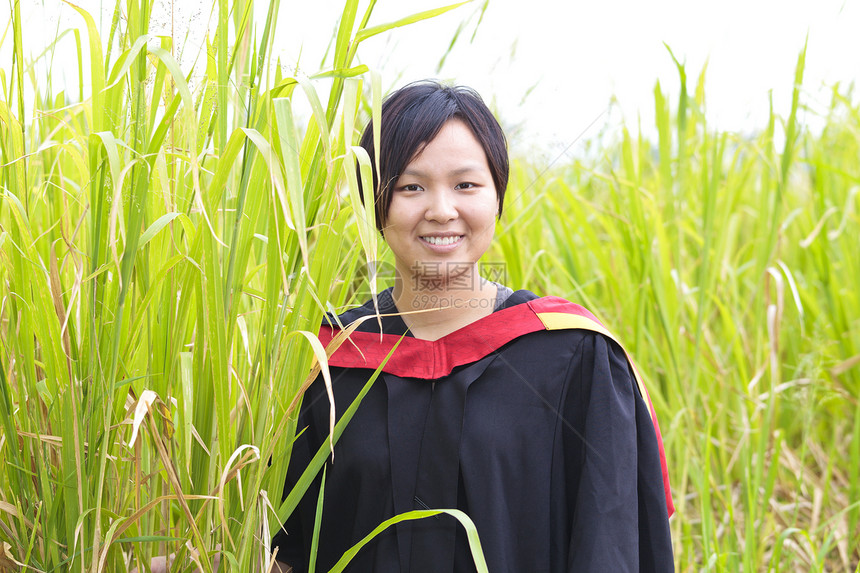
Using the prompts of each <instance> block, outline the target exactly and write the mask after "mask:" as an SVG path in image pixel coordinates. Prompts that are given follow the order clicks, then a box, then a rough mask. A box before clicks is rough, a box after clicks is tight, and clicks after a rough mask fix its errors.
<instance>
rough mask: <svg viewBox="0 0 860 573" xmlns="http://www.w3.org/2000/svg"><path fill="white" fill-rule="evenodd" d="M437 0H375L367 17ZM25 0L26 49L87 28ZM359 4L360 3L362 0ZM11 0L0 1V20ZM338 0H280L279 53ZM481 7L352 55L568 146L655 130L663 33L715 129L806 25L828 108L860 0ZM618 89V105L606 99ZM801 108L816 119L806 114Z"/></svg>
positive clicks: (663, 67) (68, 45) (315, 43)
mask: <svg viewBox="0 0 860 573" xmlns="http://www.w3.org/2000/svg"><path fill="white" fill-rule="evenodd" d="M158 2H160V7H159V8H158V9H157V12H160V14H158V16H160V17H157V18H156V19H158V20H159V23H163V24H164V28H163V29H161V30H159V29H157V28H156V29H153V33H169V25H170V24H169V23H170V18H169V13H170V5H171V4H170V0H158ZM446 3H447V2H446V1H445V0H441V1H439V0H435V1H431V0H408V1H405V0H399V1H395V0H380V1H379V3H378V4H377V7H376V9H375V11H374V15H373V17H372V19H371V24H378V23H382V22H387V21H391V20H396V19H399V18H401V17H403V16H405V15H408V14H411V13H414V12H417V11H421V10H426V9H429V8H434V7H438V6H441V5H444V4H446ZM21 5H22V9H23V11H24V15H25V30H24V43H25V46H26V48H25V51H26V52H29V53H30V54H31V55H36V54H38V53H39V52H40V51H41V50H42V48H43V46H44V45H45V43H46V42H50V40H51V39H53V37H54V35H55V34H56V31H57V29H58V28H59V30H60V31H62V30H63V29H66V28H69V27H72V26H78V27H81V28H83V21H82V19H81V18H80V17H79V16H78V15H77V14H76V13H75V12H74V11H73V10H72V9H71V8H69V7H68V6H66V5H65V4H63V3H62V2H60V1H59V0H39V1H37V0H21ZM80 5H81V6H83V7H84V8H86V9H87V10H89V11H90V12H91V13H92V14H93V15H94V17H96V19H97V21H98V18H99V16H98V15H99V14H100V13H101V14H104V16H103V18H104V27H103V30H104V33H103V34H104V36H105V37H106V36H107V29H108V27H107V26H108V24H109V17H110V12H109V11H110V10H111V9H112V7H113V2H110V1H104V0H81V1H80ZM361 5H362V10H363V7H364V5H366V2H362V3H361ZM8 6H9V4H8V3H3V6H0V33H2V28H3V27H5V23H6V21H7V18H8V10H9V7H8ZM209 6H210V3H209V2H208V1H207V2H201V1H199V0H174V3H173V25H174V27H175V28H174V30H175V32H176V33H177V36H179V31H180V29H181V24H182V23H190V25H191V27H192V34H191V37H190V38H189V40H188V42H187V43H186V45H185V50H186V51H187V53H189V52H194V51H195V50H197V49H199V46H200V44H201V43H202V38H203V37H204V36H203V34H204V33H205V30H206V26H207V24H208V21H209V14H210V11H209V10H210V8H209ZM341 6H342V0H306V1H304V2H284V1H282V2H281V8H280V21H279V23H278V37H277V41H276V53H277V55H278V56H280V58H281V61H282V63H284V64H289V65H294V64H295V63H296V62H298V61H299V59H300V65H301V68H302V69H303V70H305V71H306V72H308V73H313V72H315V71H317V70H318V69H319V62H320V60H321V58H322V55H323V53H324V52H325V49H326V43H327V42H328V39H329V38H330V37H331V36H332V34H333V30H334V27H335V25H336V23H337V20H338V17H339V14H340V10H341ZM265 8H266V4H265V3H264V2H260V3H259V4H258V5H257V10H258V17H261V18H262V17H264V16H265ZM479 9H480V3H479V0H476V1H475V2H473V3H472V4H470V5H466V6H464V7H461V8H458V9H457V10H454V11H453V12H450V13H448V14H446V15H444V16H442V17H439V18H437V19H435V20H434V21H430V22H422V23H418V24H414V25H412V26H409V27H406V28H402V29H399V30H396V31H393V32H390V33H388V34H386V35H383V36H378V37H375V38H372V39H370V40H368V41H367V42H365V43H364V44H363V45H362V47H361V48H360V49H359V52H358V56H359V59H360V60H361V61H362V62H363V63H365V64H367V65H369V66H371V67H373V68H377V69H379V70H381V71H382V73H383V82H384V83H385V85H386V87H391V86H397V85H402V84H403V83H405V82H407V81H411V80H415V79H421V78H426V77H440V78H442V79H450V80H455V81H456V82H457V83H462V84H466V85H471V86H472V87H474V88H476V89H477V90H478V91H479V92H481V93H482V94H483V95H484V97H485V99H487V100H488V101H491V102H493V104H494V105H495V107H496V108H497V110H498V112H499V114H500V116H501V118H502V121H503V123H504V124H505V125H506V126H508V127H510V128H511V131H512V132H514V131H515V132H516V133H515V134H514V133H512V135H513V136H514V143H515V145H516V146H518V147H519V148H523V147H525V146H529V145H534V144H536V143H537V144H539V145H540V146H541V147H542V148H543V149H544V150H545V151H546V152H547V154H548V155H552V154H558V153H560V152H561V151H562V150H565V149H568V148H569V152H570V153H573V154H575V153H576V151H577V149H576V148H577V144H576V143H575V142H576V140H577V137H578V136H579V135H580V134H581V133H583V132H585V138H588V137H589V136H594V135H596V133H597V132H598V131H600V129H601V128H603V129H606V130H610V131H611V130H614V129H618V126H619V125H620V122H621V120H622V118H623V119H624V120H626V121H627V122H628V124H635V123H636V122H637V121H638V120H637V118H639V117H641V123H642V126H643V128H645V129H650V125H651V123H652V122H653V111H652V109H653V89H654V84H655V82H656V81H657V80H658V79H659V80H660V82H661V84H662V85H663V86H664V89H668V90H670V91H671V93H673V94H677V92H678V81H679V80H678V73H677V71H676V69H675V66H674V63H673V62H672V60H671V58H670V56H669V53H668V51H667V49H666V47H665V46H664V43H665V44H668V45H669V46H670V47H671V49H672V51H673V52H674V54H675V55H676V56H677V57H678V59H679V60H682V61H686V64H687V73H688V75H689V80H688V81H689V84H690V89H691V90H692V89H693V88H694V86H695V82H696V79H697V77H698V74H699V72H700V71H701V69H702V67H703V65H704V64H705V62H706V61H707V62H708V68H707V76H706V77H707V83H706V87H707V89H706V94H707V113H708V117H709V119H710V120H711V122H712V125H714V126H719V127H720V128H722V129H728V130H736V131H753V130H755V129H758V128H760V127H762V126H763V125H764V123H765V122H766V118H767V110H768V94H769V93H771V92H772V93H773V101H774V107H775V109H776V110H777V112H778V113H787V111H788V109H789V105H790V92H791V86H792V82H793V78H794V66H795V64H796V61H797V56H798V53H799V52H800V50H801V49H802V47H803V44H804V41H805V39H806V37H807V34H808V37H809V50H808V55H807V72H806V77H805V80H804V86H805V101H806V102H807V103H810V104H812V106H813V108H819V109H820V108H823V107H825V104H826V101H827V99H828V93H827V91H826V90H823V89H822V87H823V86H829V85H832V84H833V83H835V82H841V83H843V84H848V83H849V82H852V81H856V80H857V78H858V76H860V32H858V31H860V0H815V1H812V0H804V1H800V0H722V1H720V2H715V1H702V0H653V1H634V0H602V1H598V0H572V1H559V0H527V1H522V0H520V1H518V0H490V3H489V7H488V9H487V10H486V13H485V14H484V18H483V21H482V22H481V24H480V26H479V27H478V28H477V33H476V34H475V36H474V40H472V34H473V32H474V31H475V25H476V23H477V15H478V11H479ZM4 11H5V12H4ZM464 20H466V21H469V23H468V24H467V25H466V27H465V29H464V31H463V33H462V34H461V36H460V39H459V41H458V42H457V44H456V45H455V47H454V49H453V51H452V52H451V54H450V55H449V57H448V59H447V61H446V63H445V65H444V67H443V68H442V70H441V71H440V72H437V64H438V61H439V58H440V56H441V55H442V54H443V53H444V52H445V50H446V48H447V47H448V44H449V43H450V41H451V38H452V35H453V33H454V31H455V30H456V29H457V26H458V25H459V24H460V22H463V21H464ZM213 28H214V26H213ZM84 34H85V33H84ZM84 41H86V40H84ZM60 45H61V46H62V49H61V50H60V51H59V55H58V56H57V59H56V62H58V64H57V65H55V67H54V74H53V78H54V79H53V81H54V82H55V86H56V85H57V84H58V83H59V82H61V81H62V79H63V78H65V80H66V81H69V82H71V83H72V85H75V86H76V85H77V77H76V73H75V71H74V69H75V63H74V60H72V61H71V62H69V61H66V62H65V63H62V56H63V55H65V56H67V55H68V54H72V53H73V52H74V48H73V46H74V44H73V42H72V40H71V36H70V35H69V36H67V37H66V38H64V39H63V40H61V44H60ZM10 48H11V33H7V34H6V37H5V38H4V40H3V45H2V47H0V58H2V59H0V62H2V64H0V65H2V68H3V69H4V70H6V71H7V73H8V70H9V69H10V66H11V55H10ZM299 54H301V57H300V56H299ZM183 59H186V58H183ZM70 70H71V71H70ZM55 89H56V88H55ZM613 95H614V96H615V97H616V98H617V100H618V101H619V103H620V107H617V106H616V107H613V108H612V109H611V111H610V101H611V100H612V97H613ZM806 119H807V120H809V121H814V114H807V117H806ZM595 120H597V123H595V124H594V125H593V126H592V123H593V122H594V121H595ZM589 126H591V127H589Z"/></svg>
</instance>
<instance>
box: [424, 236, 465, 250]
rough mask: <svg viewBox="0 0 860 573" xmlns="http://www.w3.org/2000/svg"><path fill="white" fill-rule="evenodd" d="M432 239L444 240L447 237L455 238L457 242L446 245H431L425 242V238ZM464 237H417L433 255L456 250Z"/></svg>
mask: <svg viewBox="0 0 860 573" xmlns="http://www.w3.org/2000/svg"><path fill="white" fill-rule="evenodd" d="M428 237H429V238H433V239H446V238H449V237H457V240H455V241H453V242H451V243H450V244H447V245H434V244H433V243H431V242H429V241H427V238H428ZM464 238H465V235H463V234H461V233H428V234H426V235H419V237H418V240H419V241H421V244H422V245H424V246H425V247H426V248H428V249H430V250H431V251H433V252H434V253H449V252H451V251H453V250H456V249H457V247H459V246H460V245H461V244H462V243H463V239H464Z"/></svg>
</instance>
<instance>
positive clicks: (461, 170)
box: [401, 165, 482, 177]
mask: <svg viewBox="0 0 860 573" xmlns="http://www.w3.org/2000/svg"><path fill="white" fill-rule="evenodd" d="M481 170H482V169H481V167H480V166H479V165H466V166H463V167H458V168H457V169H454V170H452V171H449V172H448V173H447V174H446V175H454V176H459V175H464V174H467V173H473V172H479V171H481ZM401 175H410V176H412V177H424V176H426V175H427V172H426V171H422V170H420V169H414V168H412V169H410V168H408V167H407V168H406V169H404V170H403V173H402V174H401Z"/></svg>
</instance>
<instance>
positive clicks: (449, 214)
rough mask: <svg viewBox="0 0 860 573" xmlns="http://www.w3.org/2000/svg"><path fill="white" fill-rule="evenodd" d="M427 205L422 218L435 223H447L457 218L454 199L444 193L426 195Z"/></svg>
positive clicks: (437, 192)
mask: <svg viewBox="0 0 860 573" xmlns="http://www.w3.org/2000/svg"><path fill="white" fill-rule="evenodd" d="M427 199H428V204H427V206H426V209H425V211H424V218H425V219H426V220H428V221H433V222H435V223H447V222H449V221H453V220H454V219H456V218H457V217H458V216H459V213H458V211H457V205H456V201H455V200H454V197H453V196H452V195H451V194H450V193H448V192H446V191H444V190H439V191H434V192H432V193H427Z"/></svg>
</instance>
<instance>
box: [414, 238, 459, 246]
mask: <svg viewBox="0 0 860 573" xmlns="http://www.w3.org/2000/svg"><path fill="white" fill-rule="evenodd" d="M420 239H421V240H422V241H424V242H425V243H428V244H430V245H433V246H436V247H447V246H450V245H455V244H457V243H459V242H460V241H461V240H463V235H451V236H447V237H436V236H422V237H420Z"/></svg>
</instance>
